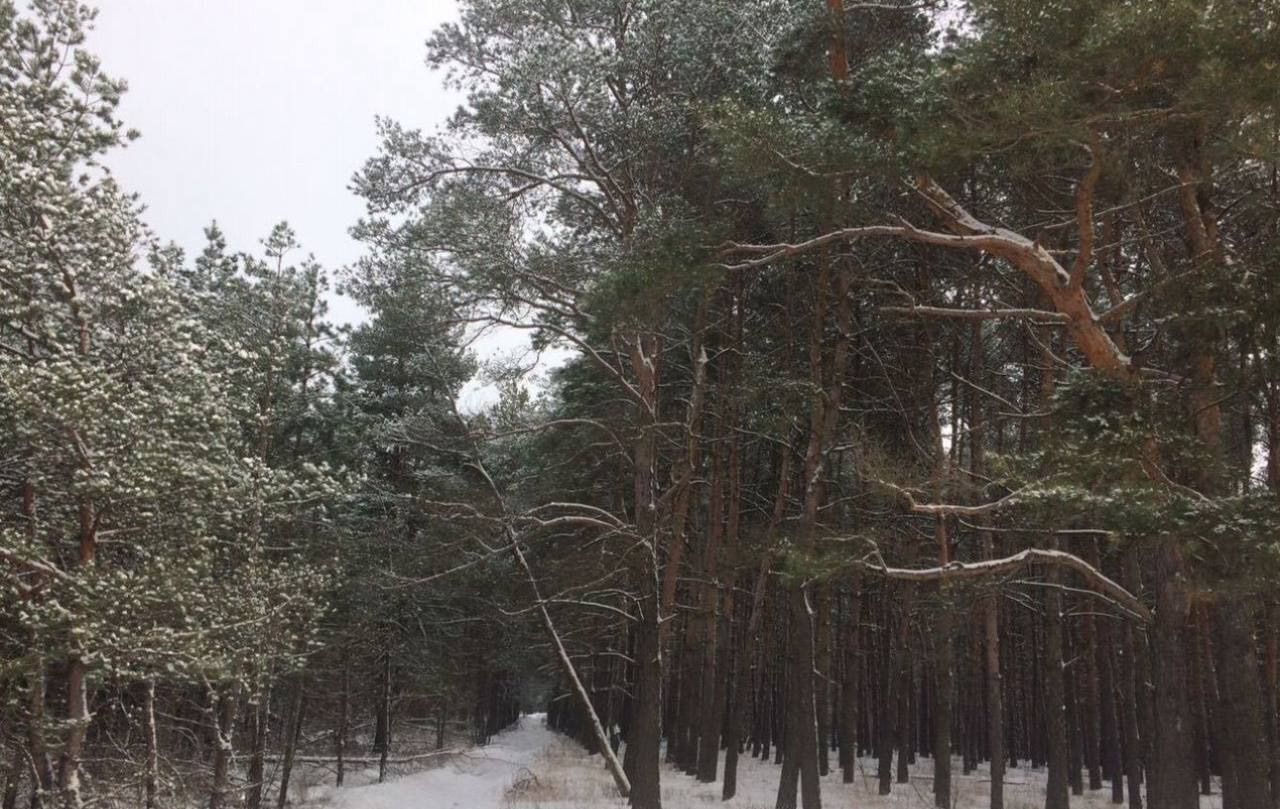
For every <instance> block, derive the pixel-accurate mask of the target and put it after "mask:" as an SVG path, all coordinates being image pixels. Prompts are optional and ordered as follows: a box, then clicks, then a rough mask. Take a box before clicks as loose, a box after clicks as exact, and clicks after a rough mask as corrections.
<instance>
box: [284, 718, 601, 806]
mask: <svg viewBox="0 0 1280 809" xmlns="http://www.w3.org/2000/svg"><path fill="white" fill-rule="evenodd" d="M543 718H544V717H543V715H542V714H532V715H529V716H523V717H521V718H520V721H519V724H518V725H516V726H515V727H513V728H510V729H508V730H505V731H503V732H502V733H499V734H498V735H496V736H494V737H493V741H492V742H491V743H490V744H488V745H486V746H485V747H476V748H473V749H471V750H468V751H466V752H465V753H459V754H456V755H450V756H447V757H443V758H442V759H441V763H440V764H439V765H438V766H435V767H432V768H430V769H424V770H420V771H418V772H415V773H411V774H408V775H405V776H403V777H400V778H394V779H392V780H390V781H387V782H386V783H383V784H378V783H368V782H369V781H376V780H377V776H378V770H377V767H372V768H370V769H368V770H367V771H365V772H362V773H359V774H358V776H359V777H361V779H362V780H364V781H365V782H366V783H365V785H363V786H348V787H343V788H341V789H338V788H335V787H329V786H326V787H317V788H312V789H310V790H309V791H308V795H307V799H306V802H305V803H303V805H304V806H308V807H311V806H315V807H325V809H502V807H504V806H506V804H505V803H504V800H505V796H506V793H507V791H508V790H509V789H510V787H511V785H512V784H513V783H515V782H517V781H519V780H520V779H521V778H527V777H528V776H529V774H530V772H529V770H528V767H529V766H530V765H531V764H532V763H533V761H534V760H535V759H536V758H537V757H538V756H539V755H541V754H542V753H543V752H544V751H546V750H548V749H549V748H550V747H551V746H552V745H554V744H556V743H557V742H558V741H559V739H560V737H559V735H558V734H555V733H553V732H551V731H550V730H548V729H547V728H546V726H545V725H544V724H543ZM584 755H585V754H584Z"/></svg>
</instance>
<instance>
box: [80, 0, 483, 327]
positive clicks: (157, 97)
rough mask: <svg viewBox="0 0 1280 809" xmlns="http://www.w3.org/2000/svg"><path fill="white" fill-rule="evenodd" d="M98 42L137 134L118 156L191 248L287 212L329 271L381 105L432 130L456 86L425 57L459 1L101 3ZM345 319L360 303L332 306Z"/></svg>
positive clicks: (119, 168)
mask: <svg viewBox="0 0 1280 809" xmlns="http://www.w3.org/2000/svg"><path fill="white" fill-rule="evenodd" d="M99 8H100V12H99V16H98V21H97V29H96V31H95V32H94V33H93V34H92V35H91V37H90V41H89V47H90V50H92V51H93V52H95V53H97V54H98V55H99V56H101V58H102V61H103V65H104V67H105V69H106V71H107V72H108V73H109V74H110V75H113V76H118V77H121V78H124V79H126V80H127V81H128V82H129V92H128V93H127V94H126V96H125V99H124V103H123V105H122V109H121V115H122V117H123V119H124V120H125V122H126V124H127V125H129V126H132V127H135V128H137V129H138V130H140V131H141V132H142V138H141V139H139V140H137V141H135V142H134V143H133V144H132V145H130V146H129V147H128V148H127V149H125V150H124V151H122V152H119V153H117V154H116V155H114V156H113V157H112V158H111V159H110V160H109V161H108V162H109V164H110V165H111V166H112V167H113V169H114V170H115V172H116V175H117V176H118V177H119V179H120V181H121V183H122V184H123V185H124V186H125V187H126V188H128V189H130V190H132V191H136V192H138V193H139V194H141V196H142V200H143V202H144V203H145V204H146V206H147V212H146V214H145V219H146V221H147V222H148V224H150V225H151V227H152V228H153V229H154V230H155V231H156V232H157V234H159V236H160V237H161V238H162V239H164V240H168V239H173V240H174V241H176V242H178V243H179V244H180V245H182V246H183V247H184V248H186V249H187V251H188V254H193V253H195V252H198V251H199V250H200V248H201V246H202V245H203V241H204V240H203V235H202V228H204V226H205V225H207V224H208V223H209V222H210V221H211V220H213V219H215V218H216V219H217V220H218V224H219V225H220V226H221V227H222V229H223V230H224V231H225V232H226V234H227V238H228V241H229V242H230V245H231V247H232V248H233V249H242V250H252V249H255V248H256V246H257V240H258V239H261V238H262V237H264V236H266V235H267V233H268V232H269V231H270V229H271V226H272V225H273V224H275V223H276V222H278V221H280V220H281V219H287V220H288V221H289V222H290V224H292V225H293V227H294V230H296V231H297V233H298V239H299V241H301V242H302V244H303V247H304V248H305V249H307V250H309V251H310V252H313V253H315V255H316V258H317V259H318V260H319V261H320V262H321V263H322V264H324V265H325V266H326V267H328V268H330V269H331V270H336V269H337V268H338V267H340V266H342V265H344V264H347V263H349V262H351V261H352V260H354V259H355V258H356V257H357V256H358V255H359V246H358V245H357V244H356V243H355V242H353V241H352V240H351V238H350V237H349V236H348V235H347V229H348V228H349V227H350V226H351V225H352V224H353V223H354V222H355V220H356V219H357V217H359V216H360V214H361V213H362V212H363V208H362V205H361V203H360V201H359V200H358V199H357V198H356V197H355V196H354V195H352V194H351V192H350V191H348V190H347V185H348V183H349V181H350V179H351V175H352V173H353V172H355V171H356V169H358V168H359V167H360V165H361V163H363V161H364V160H365V158H367V157H370V156H371V155H373V154H374V152H375V149H376V146H377V140H376V137H375V133H374V122H373V119H374V116H375V115H386V116H390V117H392V118H395V119H396V120H399V121H401V122H404V123H406V124H412V125H415V126H421V127H424V128H427V129H431V128H434V127H435V126H436V125H437V124H438V123H440V122H442V121H443V120H444V119H445V118H446V117H447V116H448V115H449V114H450V113H451V112H452V111H453V109H454V108H455V107H456V106H457V104H458V102H459V98H458V97H457V96H456V95H453V94H451V93H449V92H447V91H446V90H445V89H444V88H443V86H442V78H443V77H442V76H441V74H439V73H436V72H433V71H431V70H429V69H428V68H427V67H426V65H425V63H424V56H425V47H424V42H425V40H426V38H427V36H428V35H429V34H430V32H431V31H432V30H433V29H434V28H435V27H436V26H437V25H439V24H440V23H441V22H443V21H445V20H448V19H451V18H452V17H453V16H454V15H455V13H456V10H455V7H454V2H453V0H365V2H358V1H353V0H99ZM333 314H334V316H335V318H336V319H339V320H343V321H346V320H350V319H352V318H353V317H356V316H357V312H356V310H355V308H354V307H353V306H351V305H350V304H344V303H342V302H340V301H338V302H335V305H334V310H333Z"/></svg>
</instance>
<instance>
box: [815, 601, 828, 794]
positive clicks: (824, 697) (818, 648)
mask: <svg viewBox="0 0 1280 809" xmlns="http://www.w3.org/2000/svg"><path fill="white" fill-rule="evenodd" d="M815 596H816V599H817V604H816V606H817V625H816V627H815V629H816V637H815V639H814V646H815V649H814V666H813V669H814V698H813V704H814V711H815V712H816V713H817V716H818V774H819V775H826V774H828V773H829V772H831V761H830V755H831V752H830V747H831V742H830V739H831V696H830V693H831V688H830V682H831V590H830V588H829V587H828V586H827V585H825V584H823V585H819V586H818V588H817V592H816V593H815Z"/></svg>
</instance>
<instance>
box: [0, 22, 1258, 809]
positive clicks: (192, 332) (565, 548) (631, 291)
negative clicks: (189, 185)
mask: <svg viewBox="0 0 1280 809" xmlns="http://www.w3.org/2000/svg"><path fill="white" fill-rule="evenodd" d="M91 21H92V12H91V11H89V10H87V9H85V8H83V7H82V6H80V5H78V4H77V3H75V2H71V0H40V2H36V3H33V4H32V6H31V7H30V8H29V9H27V8H20V7H19V6H18V5H17V4H16V3H14V2H11V0H0V492H2V493H3V497H4V503H5V505H4V507H3V509H2V510H0V809H16V808H17V807H18V806H24V807H30V809H41V808H43V809H53V808H54V807H69V808H70V809H80V807H90V806H93V807H125V806H128V807H134V806H145V807H146V808H147V809H156V807H178V806H196V805H200V806H208V807H209V808H210V809H222V808H223V807H239V806H244V807H248V808H249V809H261V807H263V806H264V805H267V804H274V805H275V806H277V807H279V809H284V807H285V806H286V805H289V804H290V803H291V802H293V801H294V799H293V798H291V794H290V785H291V779H294V783H296V775H295V773H296V771H297V769H298V767H300V766H301V765H302V764H304V763H306V764H308V765H314V766H318V767H322V768H326V771H327V772H329V773H330V774H331V777H332V779H333V780H335V781H336V782H337V784H338V785H339V786H341V785H342V784H343V781H344V778H349V777H351V774H352V773H356V772H359V773H372V772H374V771H376V778H377V779H378V780H381V779H383V778H387V777H391V775H394V774H395V773H396V772H398V771H400V770H402V769H404V768H412V767H415V766H421V765H423V764H424V763H429V761H430V759H431V757H432V756H434V755H437V754H440V753H442V752H448V751H452V750H456V749H457V748H459V747H464V746H467V745H472V744H485V743H486V742H487V741H488V740H489V738H490V737H492V736H493V735H494V734H495V733H497V732H498V731H499V730H501V729H502V728H504V727H507V726H509V725H510V724H511V723H512V722H513V721H515V720H516V719H517V718H518V717H519V716H520V714H521V712H522V711H526V712H527V711H543V710H545V711H546V712H547V721H548V723H549V724H550V725H551V726H552V727H554V728H555V729H557V730H559V731H562V732H563V733H565V734H568V735H570V736H572V737H573V738H574V739H576V740H578V741H580V742H581V743H582V744H583V745H584V746H586V747H587V748H588V749H589V750H590V751H592V752H593V753H595V754H599V755H600V757H601V763H602V766H604V767H606V768H608V770H609V772H610V774H611V776H612V780H613V784H614V786H615V787H616V789H617V790H618V792H619V793H620V794H621V795H624V796H626V797H627V798H628V799H629V801H630V803H631V805H632V806H633V807H636V809H660V807H661V805H662V788H661V783H662V778H663V777H667V778H671V777H684V776H679V775H676V774H673V771H672V770H671V769H667V770H666V773H667V774H666V775H665V776H664V774H663V773H664V766H663V765H664V762H667V763H670V764H673V765H675V768H677V769H679V770H682V771H683V772H684V773H686V774H687V777H689V778H695V779H697V780H699V781H703V782H717V781H719V782H720V783H721V784H722V795H723V798H724V799H725V800H726V801H731V800H732V799H733V798H734V797H735V792H736V789H737V784H736V779H737V771H738V763H739V761H740V760H741V758H742V757H744V756H748V755H750V756H754V757H757V758H761V759H764V760H770V759H772V760H773V761H774V762H776V763H777V765H778V769H777V773H778V790H777V797H776V806H777V809H794V807H803V809H820V806H821V802H822V783H823V782H822V778H823V777H824V776H827V775H828V774H830V775H831V776H832V777H836V776H837V774H838V777H840V778H842V779H843V780H845V781H851V780H853V778H854V777H855V772H856V771H857V768H858V767H859V766H861V765H860V764H859V761H867V760H871V761H872V762H873V768H874V769H873V771H874V776H875V778H876V779H877V783H878V788H879V791H880V793H881V794H883V795H890V794H893V793H894V792H895V791H896V790H907V789H912V788H913V787H911V786H909V785H910V783H911V781H912V780H913V778H914V780H916V781H917V782H918V783H919V782H921V778H924V779H925V781H927V782H929V783H931V788H932V792H931V796H932V800H933V803H934V804H935V805H936V806H937V807H940V808H941V809H949V807H951V806H952V805H953V802H954V800H955V790H954V781H953V772H954V771H959V772H960V773H962V774H966V775H967V774H969V773H970V772H973V771H975V770H976V769H977V768H979V767H980V766H982V767H985V768H988V772H989V773H990V778H989V793H988V795H987V802H988V803H989V805H990V806H991V807H993V809H1002V807H1003V806H1004V785H1005V780H1006V779H1005V775H1004V773H1005V768H1006V767H1010V768H1013V767H1021V766H1027V765H1030V766H1032V767H1036V768H1045V769H1046V772H1047V785H1046V790H1045V795H1044V804H1045V807H1046V809H1067V808H1068V807H1069V806H1070V804H1071V796H1072V795H1073V794H1074V795H1080V794H1083V793H1084V792H1086V791H1098V790H1107V791H1108V792H1109V797H1110V800H1111V801H1113V802H1114V803H1116V804H1127V805H1128V806H1129V807H1131V808H1132V809H1140V808H1141V807H1144V806H1145V807H1149V809H1196V807H1199V806H1200V805H1201V803H1200V800H1201V796H1202V795H1208V794H1210V793H1214V794H1215V795H1217V796H1218V797H1219V798H1220V801H1221V806H1222V807H1223V808H1224V809H1260V808H1261V807H1276V806H1280V597H1278V596H1277V593H1276V588H1275V584H1274V583H1275V582H1276V581H1277V576H1278V575H1280V544H1278V542H1280V540H1278V537H1280V69H1278V68H1277V64H1278V62H1277V59H1278V58H1280V57H1277V54H1280V4H1277V2H1276V1H1275V0H1240V1H1239V2H1231V3H1222V2H1210V1H1209V0H1163V1H1161V2H1153V1H1150V0H1148V1H1145V2H1137V1H1136V0H1135V1H1134V2H1114V0H1043V2H1042V1H1041V0H969V1H968V2H958V1H957V2H951V3H946V2H942V0H923V1H921V0H885V2H875V3H855V2H851V1H849V0H701V1H700V2H688V0H538V1H537V2H529V1H528V0H519V1H517V0H463V2H461V3H460V15H459V17H458V19H457V20H456V21H455V22H453V23H450V24H447V25H445V26H443V27H442V28H440V29H439V30H437V31H435V32H434V33H431V34H430V38H429V39H428V41H427V49H426V50H427V62H428V64H429V65H430V66H432V67H433V68H436V69H439V70H441V71H443V74H444V75H445V76H446V77H447V80H448V82H450V84H451V86H453V87H455V88H457V89H459V90H461V91H462V92H463V93H464V97H465V101H464V102H463V103H462V105H461V106H460V108H459V109H458V110H457V112H456V113H455V114H454V115H453V117H452V118H451V119H450V120H449V123H448V125H447V126H445V127H444V128H443V129H442V130H441V131H439V132H435V133H427V132H421V131H418V130H414V129H410V128H407V127H404V126H401V125H400V124H397V123H396V122H394V121H389V120H380V121H379V122H378V124H377V125H378V127H379V133H380V137H381V148H380V149H379V151H378V153H377V154H375V155H374V156H372V157H371V158H370V159H369V160H368V161H367V162H366V163H365V165H364V166H363V167H362V168H361V169H360V170H359V171H358V172H357V173H356V175H355V177H354V179H353V180H352V188H353V191H354V193H356V194H357V195H358V196H359V197H360V199H361V200H362V201H363V202H364V203H365V205H366V214H365V216H364V217H363V218H362V219H361V220H360V221H359V222H357V223H355V224H354V226H353V229H352V233H353V234H354V235H355V236H356V238H358V239H359V240H360V241H361V243H362V244H363V246H364V250H365V254H364V257H363V258H362V259H361V260H360V261H358V262H357V263H356V264H354V265H353V266H350V267H345V268H341V269H340V270H337V271H336V272H334V273H333V274H332V275H331V274H330V273H329V272H328V271H326V269H325V268H323V267H321V266H320V265H319V263H317V262H316V261H315V260H314V259H312V258H308V257H306V254H305V252H304V251H303V249H302V247H301V246H300V245H299V244H298V240H297V237H296V235H295V234H294V232H293V231H292V230H291V229H290V228H289V226H288V225H287V224H283V223H282V224H281V225H279V226H278V227H276V228H275V229H274V230H273V231H272V232H271V233H270V234H269V235H268V237H267V238H266V239H264V240H263V242H262V243H261V244H260V245H259V246H258V247H257V248H253V249H250V250H247V251H242V250H240V249H237V248H235V247H233V246H230V245H228V244H227V239H226V238H225V236H224V235H223V234H222V233H221V232H220V231H219V229H218V227H217V225H216V224H212V225H210V226H209V228H208V229H207V231H206V235H207V244H206V246H205V247H204V248H203V250H202V251H201V252H200V253H199V254H198V255H195V256H193V257H192V256H187V255H186V254H184V252H183V251H182V250H181V249H180V248H178V247H177V246H176V245H174V244H172V243H169V242H165V241H162V240H161V238H160V236H157V235H156V234H154V233H152V232H150V231H149V230H148V229H147V228H146V227H145V225H144V224H143V222H144V221H145V216H146V215H145V211H144V210H142V208H141V203H142V202H145V200H143V201H139V200H137V199H136V198H134V197H132V196H131V195H129V194H128V192H127V189H122V188H120V187H119V186H118V185H117V184H116V182H115V180H114V179H113V178H112V176H111V174H110V172H109V171H108V170H107V169H106V168H105V167H104V165H103V161H104V160H105V159H106V157H105V156H106V155H109V154H110V153H111V152H112V151H113V150H115V149H118V148H122V147H123V145H124V144H125V143H126V142H127V141H129V140H131V139H132V138H133V137H134V135H133V133H131V132H130V131H129V130H128V128H127V122H123V121H121V120H119V118H118V117H117V107H118V104H119V101H120V98H121V95H122V93H123V92H124V85H123V83H122V82H121V81H119V80H117V79H115V78H113V77H112V74H111V72H110V66H109V65H107V66H100V65H99V64H98V62H97V60H96V59H94V58H93V57H92V56H91V55H90V54H91V52H92V34H91V27H92V26H91ZM427 33H428V32H423V34H424V35H426V34H427ZM302 136H303V137H305V134H304V135H302ZM161 235H163V234H161ZM335 287H338V288H341V290H342V292H343V293H344V294H346V295H348V296H350V297H351V298H352V299H354V300H355V301H356V302H358V303H359V304H360V305H361V306H362V307H363V309H364V311H365V312H366V313H367V317H365V319H364V320H363V321H362V322H360V323H358V324H357V325H355V326H353V327H342V328H339V327H337V326H335V325H334V323H333V322H332V320H331V319H330V317H329V315H328V312H327V306H326V301H327V300H328V299H329V295H330V292H331V290H332V289H333V288H335ZM486 334H488V335H492V334H502V335H507V336H509V337H511V338H512V340H513V341H514V342H520V344H521V345H522V346H527V350H523V351H515V352H512V353H509V354H505V355H501V356H496V357H489V358H482V357H477V356H476V353H475V352H474V351H473V345H474V343H475V341H476V340H477V339H478V338H479V337H480V336H482V335H486ZM552 355H555V356H558V357H559V359H558V360H557V361H555V362H550V361H548V360H547V359H546V358H547V357H550V356H552ZM477 384H480V385H483V386H487V389H488V390H490V391H492V392H494V396H493V399H494V401H493V402H492V403H491V404H488V405H485V406H484V407H482V408H479V409H472V410H469V409H466V408H462V407H460V405H459V401H460V399H461V397H462V395H463V392H464V390H466V389H469V386H475V385H477ZM370 777H373V776H370ZM294 797H296V790H295V795H294ZM730 805H732V804H730Z"/></svg>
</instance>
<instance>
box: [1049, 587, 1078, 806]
mask: <svg viewBox="0 0 1280 809" xmlns="http://www.w3.org/2000/svg"><path fill="white" fill-rule="evenodd" d="M1049 578H1050V581H1049V589H1048V590H1047V591H1046V593H1045V599H1044V613H1045V619H1044V622H1045V637H1044V669H1043V675H1042V679H1043V680H1044V721H1045V741H1046V743H1047V746H1048V750H1047V756H1048V767H1049V778H1048V782H1047V784H1046V786H1045V799H1044V805H1045V809H1069V807H1070V801H1071V796H1070V794H1069V792H1068V784H1067V781H1068V779H1067V770H1068V768H1069V764H1070V761H1069V757H1070V751H1069V749H1068V744H1069V742H1068V739H1067V712H1066V682H1065V677H1064V672H1063V652H1062V647H1063V641H1062V635H1063V631H1062V595H1061V593H1060V591H1059V590H1058V587H1057V583H1058V582H1057V579H1058V577H1057V575H1056V574H1050V577H1049Z"/></svg>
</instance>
